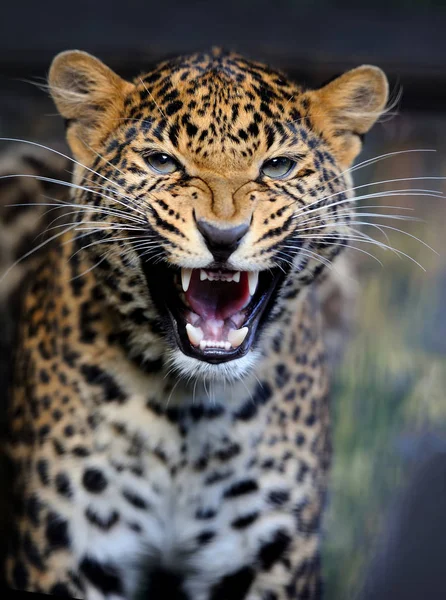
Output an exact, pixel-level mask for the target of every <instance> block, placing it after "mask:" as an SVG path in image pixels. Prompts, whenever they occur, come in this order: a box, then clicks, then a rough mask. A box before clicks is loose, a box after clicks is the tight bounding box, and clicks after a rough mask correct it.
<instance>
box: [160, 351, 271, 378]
mask: <svg viewBox="0 0 446 600" xmlns="http://www.w3.org/2000/svg"><path fill="white" fill-rule="evenodd" d="M260 356H261V352H260V351H259V350H251V351H250V352H249V353H247V354H245V355H244V356H241V357H240V358H234V359H232V360H230V361H225V362H220V363H209V362H207V361H206V360H202V359H198V358H194V357H192V356H187V355H186V354H184V353H183V352H182V351H181V350H180V349H179V348H176V349H175V350H172V351H171V352H170V357H169V370H172V371H173V372H175V373H176V374H177V375H178V376H179V377H180V378H181V379H184V381H185V382H186V383H190V382H195V381H200V382H202V383H203V384H204V386H206V384H207V383H209V384H211V385H212V384H213V383H214V384H219V383H235V382H237V381H240V379H242V378H244V377H246V376H247V375H249V373H250V372H252V370H253V368H254V367H255V365H256V364H257V362H258V361H259V359H260Z"/></svg>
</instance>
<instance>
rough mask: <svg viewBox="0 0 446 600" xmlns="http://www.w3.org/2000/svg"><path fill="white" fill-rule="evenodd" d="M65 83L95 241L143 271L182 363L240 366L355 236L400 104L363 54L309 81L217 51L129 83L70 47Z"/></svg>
mask: <svg viewBox="0 0 446 600" xmlns="http://www.w3.org/2000/svg"><path fill="white" fill-rule="evenodd" d="M49 84H50V89H51V93H52V96H53V98H54V101H55V103H56V105H57V107H58V109H59V112H60V113H61V115H62V116H63V117H65V119H66V120H67V139H68V143H69V145H70V147H71V149H72V152H73V155H74V158H75V160H76V161H77V163H76V169H75V176H74V185H75V186H76V187H75V188H74V189H75V197H76V201H77V202H78V204H79V206H80V207H81V208H82V210H81V212H80V217H79V219H80V222H82V223H84V224H86V223H88V224H90V227H89V230H88V236H87V235H86V234H83V236H84V237H83V238H82V248H83V252H86V253H88V254H89V255H90V258H91V261H92V264H95V263H97V262H98V260H99V261H104V260H105V265H106V267H105V269H104V267H103V266H102V267H101V269H97V270H96V271H94V273H97V277H98V278H100V277H102V280H103V283H104V285H107V282H109V281H110V277H111V276H112V274H113V277H114V278H116V277H118V278H119V286H120V289H121V290H122V289H123V288H124V287H125V285H126V282H128V284H129V286H130V282H133V283H132V285H131V286H130V287H131V294H130V295H131V299H132V302H136V303H137V304H138V306H140V307H142V309H143V311H145V313H144V314H146V315H147V321H148V322H152V323H156V327H153V328H152V332H151V333H152V334H153V337H154V338H156V344H155V346H156V347H157V348H159V351H160V352H168V353H170V355H171V361H172V362H173V364H174V366H175V367H176V368H177V369H178V370H179V371H180V372H182V373H183V374H185V375H190V374H191V373H195V374H197V375H198V376H200V375H204V374H209V373H212V374H213V375H214V376H215V377H219V376H221V377H226V378H228V377H229V378H234V377H239V376H240V375H241V374H243V373H244V372H245V371H246V370H247V369H248V368H249V367H250V366H251V365H252V363H253V362H254V361H255V358H256V356H257V355H258V354H259V353H260V352H261V348H262V339H264V336H265V332H267V331H268V330H269V329H270V328H271V327H273V326H274V324H275V325H276V326H277V325H278V324H279V325H280V323H282V322H283V319H284V318H285V317H284V315H286V314H287V313H290V312H291V311H292V310H293V306H294V303H295V301H296V300H295V298H296V296H297V295H298V294H299V292H300V290H301V289H303V288H304V287H305V286H307V285H308V284H310V283H311V282H313V281H314V280H315V278H316V277H318V275H319V273H321V272H322V271H323V269H324V268H325V266H326V265H327V264H328V263H329V262H330V261H332V260H333V259H334V257H335V256H336V255H337V254H338V253H339V252H340V250H341V249H342V248H343V247H344V246H345V245H347V243H348V239H349V233H350V225H349V222H350V220H351V217H352V215H353V208H352V202H351V197H352V192H351V190H350V188H351V178H350V174H349V167H350V166H351V164H352V162H353V160H354V159H355V157H356V156H357V155H358V153H359V152H360V150H361V145H362V136H363V135H364V134H365V133H366V132H367V131H368V130H369V129H370V127H371V126H372V125H373V124H374V122H375V121H376V119H377V118H378V117H379V116H380V114H381V113H382V111H383V110H384V108H385V105H386V102H387V95H388V85H387V80H386V77H385V75H384V74H383V72H382V71H381V70H380V69H378V68H376V67H372V66H361V67H358V68H356V69H353V70H351V71H349V72H347V73H345V74H344V75H342V76H340V77H338V78H337V79H335V80H333V81H331V82H330V83H328V84H327V85H325V86H324V87H322V88H320V89H317V90H309V89H305V88H303V87H301V86H299V85H296V84H295V83H293V82H291V81H289V80H288V79H286V77H285V76H284V75H283V74H281V73H279V72H276V71H273V70H271V69H269V68H268V67H266V66H264V65H261V64H258V63H255V62H249V61H247V60H245V59H243V58H242V57H240V56H238V55H235V54H227V53H224V52H221V51H213V52H211V53H209V54H195V55H192V56H186V57H180V58H177V59H175V60H170V61H166V62H163V63H161V64H159V65H158V66H156V67H155V68H154V69H153V70H151V71H149V72H148V73H145V74H143V75H141V76H140V77H137V78H136V79H135V80H134V81H132V82H129V81H124V80H123V79H121V78H120V77H119V76H118V75H117V74H115V73H114V72H113V71H111V70H110V69H109V68H108V67H106V66H105V65H104V64H103V63H102V62H100V61H99V60H97V59H96V58H94V57H92V56H90V55H89V54H86V53H84V52H79V51H69V52H64V53H62V54H60V55H58V56H57V57H56V58H55V60H54V62H53V64H52V67H51V70H50V75H49ZM86 240H87V241H88V243H86ZM104 272H105V275H104ZM135 282H136V284H135ZM115 287H116V286H115ZM110 297H112V298H114V302H115V303H116V304H119V305H120V306H119V307H118V308H119V310H120V312H121V314H122V315H126V314H128V312H129V311H128V307H127V306H126V303H127V301H128V298H126V299H125V300H124V299H123V297H122V294H121V296H119V295H118V294H116V293H114V294H113V293H112V294H111V295H110ZM144 326H145V325H144V323H139V325H138V327H140V328H141V330H142V329H143V328H144ZM137 337H138V332H137V331H136V332H134V339H137Z"/></svg>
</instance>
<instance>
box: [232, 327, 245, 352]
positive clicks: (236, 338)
mask: <svg viewBox="0 0 446 600" xmlns="http://www.w3.org/2000/svg"><path fill="white" fill-rule="evenodd" d="M248 331H249V329H248V328H247V327H242V328H241V329H232V330H231V331H230V332H229V333H228V341H230V342H231V345H232V347H233V348H238V347H239V346H240V344H241V343H242V342H243V340H244V339H245V337H246V336H247V335H248Z"/></svg>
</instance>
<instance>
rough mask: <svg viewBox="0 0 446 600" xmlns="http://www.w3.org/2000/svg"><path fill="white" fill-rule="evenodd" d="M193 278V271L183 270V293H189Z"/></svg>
mask: <svg viewBox="0 0 446 600" xmlns="http://www.w3.org/2000/svg"><path fill="white" fill-rule="evenodd" d="M191 277H192V269H184V268H182V269H181V285H182V287H183V292H187V290H188V289H189V284H190V279H191Z"/></svg>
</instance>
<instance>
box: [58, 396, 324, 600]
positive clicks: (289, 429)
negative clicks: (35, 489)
mask: <svg viewBox="0 0 446 600" xmlns="http://www.w3.org/2000/svg"><path fill="white" fill-rule="evenodd" d="M138 404H139V410H137V408H136V407H137V405H138ZM274 406H275V400H274V398H273V397H272V398H263V403H262V402H260V403H258V398H257V403H256V402H255V401H254V399H252V398H250V397H249V396H247V398H246V402H243V403H237V404H236V405H235V406H232V408H231V407H229V406H225V405H224V404H222V403H221V402H215V403H209V402H207V403H206V404H199V403H197V404H190V405H189V406H188V407H187V408H183V409H179V408H177V407H175V406H174V407H172V408H170V409H169V408H167V409H165V410H161V409H160V407H159V406H158V405H153V406H151V407H148V406H146V405H144V409H143V407H142V406H141V405H140V398H138V397H135V398H130V399H129V400H128V402H127V403H126V407H125V410H124V408H123V407H121V408H117V409H116V410H115V412H113V411H111V412H110V413H109V414H108V416H107V418H105V417H104V419H103V420H102V422H101V424H100V425H99V426H98V427H97V429H96V431H95V437H94V448H95V450H94V451H93V452H92V454H91V456H90V457H88V458H85V459H84V460H83V461H82V464H79V463H78V464H77V465H71V466H70V467H68V470H69V471H70V477H71V478H72V480H73V481H72V484H73V488H74V489H75V495H76V498H73V501H72V502H71V504H70V505H69V506H68V505H67V506H66V507H65V509H66V510H67V512H68V514H67V515H64V516H67V517H69V521H70V523H71V525H72V527H71V529H72V531H71V537H72V545H73V549H74V550H75V554H76V555H77V556H78V558H79V561H80V563H81V564H82V561H83V560H85V557H91V558H94V557H98V558H99V557H100V558H101V560H102V561H103V560H104V557H106V558H107V559H108V560H109V562H110V564H112V565H113V568H116V569H118V570H121V571H122V578H123V581H124V582H125V588H126V589H128V592H129V593H130V592H131V591H132V590H134V586H137V585H139V583H138V581H140V579H141V573H142V572H144V573H146V574H147V573H150V572H151V570H155V569H157V568H163V569H168V570H169V571H171V572H175V573H179V574H181V575H182V576H187V579H188V581H190V582H191V583H190V585H192V586H194V585H195V584H194V581H195V582H200V585H201V584H204V583H203V582H206V581H207V582H208V583H209V585H210V584H211V582H212V581H214V580H215V579H218V578H220V577H224V576H225V575H226V574H228V573H230V572H232V571H234V570H236V569H237V568H239V567H240V564H247V565H248V564H251V563H252V562H253V561H255V560H256V557H257V556H258V553H259V551H260V549H261V548H262V546H263V545H264V544H268V543H271V540H272V539H275V537H277V535H280V536H282V537H281V539H282V538H283V539H285V540H288V539H289V540H291V538H292V537H293V535H294V533H295V531H296V528H297V527H298V523H297V521H296V514H297V512H298V511H299V508H300V507H302V506H304V505H305V504H307V503H308V502H309V501H310V499H311V496H312V493H313V488H314V467H315V464H316V463H315V456H314V455H313V454H312V453H311V452H308V453H307V454H306V451H305V448H302V447H299V444H298V443H297V442H298V440H297V438H296V435H297V429H296V425H295V423H293V421H292V418H291V417H290V418H289V419H286V418H285V412H284V411H279V410H278V409H275V408H274ZM136 416H138V418H136ZM135 424H137V425H135ZM301 446H302V445H301ZM191 589H194V590H195V588H194V587H193V588H191ZM194 593H195V592H194Z"/></svg>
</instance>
